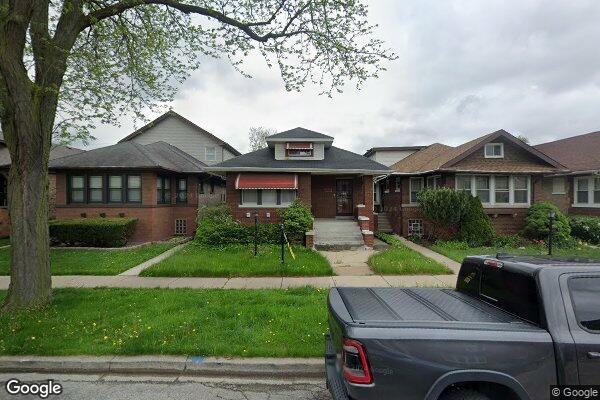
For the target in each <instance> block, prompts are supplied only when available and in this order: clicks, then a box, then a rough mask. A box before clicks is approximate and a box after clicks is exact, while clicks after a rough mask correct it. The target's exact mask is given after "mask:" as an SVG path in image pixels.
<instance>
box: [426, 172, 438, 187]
mask: <svg viewBox="0 0 600 400" xmlns="http://www.w3.org/2000/svg"><path fill="white" fill-rule="evenodd" d="M440 187H442V177H441V176H439V175H434V176H428V177H427V189H439V188H440Z"/></svg>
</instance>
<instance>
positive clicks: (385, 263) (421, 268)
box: [369, 234, 453, 275]
mask: <svg viewBox="0 0 600 400" xmlns="http://www.w3.org/2000/svg"><path fill="white" fill-rule="evenodd" d="M378 237H379V238H380V239H381V240H383V241H385V242H386V243H388V244H389V245H390V248H389V249H388V250H385V251H382V252H379V253H375V254H374V255H372V256H371V258H369V265H370V266H371V269H373V271H374V272H376V273H378V274H382V275H446V274H453V272H452V270H451V269H450V268H448V267H447V266H445V265H443V264H440V263H439V262H437V261H435V260H432V259H431V258H428V257H425V256H424V255H422V254H420V253H417V252H416V251H414V250H412V249H409V248H408V247H406V246H405V245H403V244H402V242H400V240H398V239H397V238H395V237H393V236H392V235H386V234H379V235H378Z"/></svg>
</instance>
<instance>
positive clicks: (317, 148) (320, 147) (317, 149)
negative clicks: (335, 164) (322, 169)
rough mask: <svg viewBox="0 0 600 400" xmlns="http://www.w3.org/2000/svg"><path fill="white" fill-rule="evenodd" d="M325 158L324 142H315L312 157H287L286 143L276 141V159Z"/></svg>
mask: <svg viewBox="0 0 600 400" xmlns="http://www.w3.org/2000/svg"><path fill="white" fill-rule="evenodd" d="M324 158H325V145H324V144H323V143H313V156H312V157H286V156H285V143H275V159H276V160H300V161H301V160H323V159H324Z"/></svg>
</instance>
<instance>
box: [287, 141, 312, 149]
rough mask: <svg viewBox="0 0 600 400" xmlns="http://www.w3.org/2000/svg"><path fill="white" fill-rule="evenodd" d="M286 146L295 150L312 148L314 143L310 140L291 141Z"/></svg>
mask: <svg viewBox="0 0 600 400" xmlns="http://www.w3.org/2000/svg"><path fill="white" fill-rule="evenodd" d="M285 148H286V149H294V150H310V149H312V148H313V144H312V143H308V142H306V143H304V142H289V143H286V144H285Z"/></svg>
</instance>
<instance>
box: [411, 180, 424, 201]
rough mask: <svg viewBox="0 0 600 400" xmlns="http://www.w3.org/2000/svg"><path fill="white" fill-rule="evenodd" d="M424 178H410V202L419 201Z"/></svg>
mask: <svg viewBox="0 0 600 400" xmlns="http://www.w3.org/2000/svg"><path fill="white" fill-rule="evenodd" d="M423 180H424V179H423V178H410V202H411V203H417V202H418V201H419V194H421V192H422V191H423V189H424V188H423Z"/></svg>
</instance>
